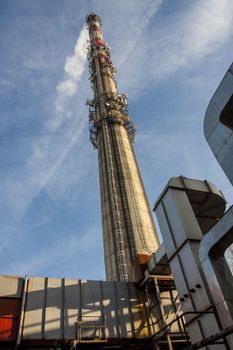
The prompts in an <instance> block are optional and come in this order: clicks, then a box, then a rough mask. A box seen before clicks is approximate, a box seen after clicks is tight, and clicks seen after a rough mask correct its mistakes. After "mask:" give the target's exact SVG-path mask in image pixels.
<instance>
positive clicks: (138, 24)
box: [117, 0, 162, 68]
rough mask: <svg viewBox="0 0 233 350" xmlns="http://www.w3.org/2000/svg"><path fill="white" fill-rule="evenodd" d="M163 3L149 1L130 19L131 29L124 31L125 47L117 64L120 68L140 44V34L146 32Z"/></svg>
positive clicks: (159, 0)
mask: <svg viewBox="0 0 233 350" xmlns="http://www.w3.org/2000/svg"><path fill="white" fill-rule="evenodd" d="M161 4H162V0H153V1H149V2H148V3H147V4H146V6H145V8H144V9H143V12H142V13H139V14H138V17H137V16H134V17H132V18H130V19H128V21H127V24H129V26H130V27H129V30H128V32H127V33H124V35H123V38H124V43H123V45H124V49H123V50H121V53H120V56H119V57H118V62H117V66H118V68H119V67H120V66H121V65H122V64H124V63H125V62H126V60H127V58H128V57H129V55H130V53H131V52H132V51H133V49H134V48H135V46H136V45H140V42H141V40H140V36H141V35H142V33H143V32H144V30H145V28H146V27H147V26H148V24H149V23H150V20H151V19H152V18H153V17H154V15H155V14H156V12H157V11H158V9H159V6H160V5H161Z"/></svg>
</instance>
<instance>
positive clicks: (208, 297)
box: [0, 14, 233, 350]
mask: <svg viewBox="0 0 233 350" xmlns="http://www.w3.org/2000/svg"><path fill="white" fill-rule="evenodd" d="M100 25H101V20H100V18H99V17H98V16H97V15H96V14H90V15H89V16H87V26H88V30H89V35H90V47H89V54H88V55H89V68H90V73H91V82H92V85H93V89H94V99H93V100H89V101H88V104H89V113H90V114H89V119H90V132H91V141H92V143H93V145H94V146H95V148H97V149H98V157H99V171H100V191H101V210H102V223H103V236H104V250H105V263H106V274H107V281H86V280H78V279H77V280H72V279H67V278H63V279H59V278H44V277H29V278H28V277H22V276H0V348H2V349H28V350H29V349H36V348H39V349H89V350H90V349H99V350H100V349H120V350H126V349H131V350H134V349H135V350H141V349H143V350H150V349H153V350H163V349H164V350H165V349H166V350H180V349H186V350H194V349H205V350H231V349H233V277H232V274H231V272H230V270H229V266H228V264H227V263H226V260H225V258H224V252H225V250H226V248H227V247H228V246H229V245H230V244H232V243H233V210H232V207H231V208H230V209H228V211H227V212H226V213H225V208H226V201H225V198H224V196H223V194H222V193H221V191H220V190H219V189H218V188H217V187H216V186H215V185H213V184H212V183H210V182H208V181H206V180H205V181H201V180H196V179H189V178H185V177H183V176H180V177H173V178H171V179H170V180H169V181H168V183H167V185H166V186H165V188H164V190H163V191H162V192H161V195H160V196H159V198H158V199H157V200H156V203H155V206H154V211H155V213H156V216H157V219H158V223H159V226H160V231H161V234H162V237H163V244H161V245H159V242H158V238H157V235H156V231H155V228H154V224H153V220H152V217H151V214H150V209H149V206H148V202H147V199H146V195H145V192H144V188H143V184H142V180H141V177H140V172H139V170H138V166H137V162H136V159H135V155H134V152H133V148H132V144H131V143H132V140H133V137H134V132H135V128H134V125H133V123H132V122H131V120H130V119H129V116H128V113H127V97H126V96H125V95H121V94H119V93H118V91H117V89H116V83H115V78H114V68H113V66H112V63H111V61H110V51H109V48H108V46H107V44H106V43H104V42H103V38H102V34H101V31H100ZM232 96H233V79H232V66H231V67H230V69H229V71H228V72H227V74H226V76H225V78H224V79H223V81H222V82H221V84H220V86H219V88H218V89H217V91H216V93H215V95H214V97H213V99H212V100H211V102H210V105H209V107H208V109H207V113H206V117H205V136H206V138H207V141H208V142H209V144H210V145H211V148H212V149H213V152H214V154H215V156H216V158H217V160H218V161H219V163H220V165H221V166H222V167H223V169H224V171H225V173H226V175H227V176H228V177H229V179H230V181H232V170H233V159H232V154H233V145H232V140H233V131H232V117H233V113H232V112H233V108H232ZM224 128H225V129H224Z"/></svg>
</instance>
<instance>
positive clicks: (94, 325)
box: [76, 316, 107, 343]
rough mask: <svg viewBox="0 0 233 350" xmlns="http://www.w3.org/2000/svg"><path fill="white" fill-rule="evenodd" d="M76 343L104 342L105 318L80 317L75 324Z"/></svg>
mask: <svg viewBox="0 0 233 350" xmlns="http://www.w3.org/2000/svg"><path fill="white" fill-rule="evenodd" d="M76 340H77V343H81V342H83V343H86V342H106V341H107V337H106V321H105V316H96V317H95V316H82V319H81V320H78V321H77V323H76Z"/></svg>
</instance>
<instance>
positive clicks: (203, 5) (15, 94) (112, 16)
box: [0, 0, 233, 279]
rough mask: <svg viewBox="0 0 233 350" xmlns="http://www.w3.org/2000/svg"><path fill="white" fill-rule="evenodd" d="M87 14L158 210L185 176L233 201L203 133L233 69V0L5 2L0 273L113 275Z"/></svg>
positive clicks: (1, 20)
mask: <svg viewBox="0 0 233 350" xmlns="http://www.w3.org/2000/svg"><path fill="white" fill-rule="evenodd" d="M90 12H96V13H97V14H99V15H100V16H101V18H102V20H103V27H102V30H103V35H104V39H105V41H106V42H108V43H109V44H110V47H111V56H112V61H113V63H114V65H115V66H116V68H117V71H118V74H117V81H118V88H119V91H120V92H125V93H127V95H128V97H129V113H130V115H131V117H132V119H133V120H134V122H135V124H136V126H137V134H136V138H135V144H134V147H135V152H136V155H137V158H138V162H139V165H140V169H141V173H142V177H143V180H144V184H145V187H146V191H147V194H148V198H149V202H150V205H151V207H153V203H154V202H155V200H156V198H157V197H158V195H159V194H160V193H161V191H162V190H163V188H164V186H165V184H166V183H167V181H168V180H169V178H170V177H172V176H177V175H180V174H182V175H184V176H187V177H193V178H197V179H208V180H209V181H211V182H213V183H214V184H216V185H217V186H218V187H219V188H221V190H222V191H223V193H224V194H225V197H226V198H227V200H228V203H229V205H231V204H232V202H233V195H232V187H231V186H230V184H229V182H228V180H227V179H226V177H225V175H224V174H223V172H222V170H221V168H220V167H219V165H218V163H217V162H216V160H215V158H214V156H213V155H212V153H211V151H210V149H209V147H208V145H207V143H206V141H205V139H204V136H203V119H204V114H205V110H206V108H207V105H208V103H209V100H210V98H211V97H212V95H213V93H214V91H215V90H216V88H217V86H218V84H219V82H220V81H221V79H222V78H223V76H224V74H225V72H226V70H227V69H228V67H229V66H230V64H231V61H232V29H233V3H232V0H221V1H218V0H195V1H190V0H189V1H188V0H179V1H171V0H170V1H169V0H144V1H141V0H128V1H125V0H118V1H113V0H108V1H107V0H106V1H104V0H89V1H86V0H76V1H74V0H66V1H60V0H56V1H55V0H20V1H18V0H1V2H0V33H1V34H0V38H1V56H0V61H1V64H0V95H1V99H0V113H1V118H0V164H1V166H0V183H1V186H0V237H1V245H0V250H1V253H0V266H1V268H0V273H1V274H19V275H24V274H28V275H34V276H51V277H72V278H83V279H104V278H105V273H104V263H103V248H102V229H101V220H100V198H99V182H98V163H97V152H96V151H94V150H93V147H92V145H91V144H90V142H89V131H88V111H87V107H86V106H85V100H86V98H88V97H89V98H91V97H92V90H91V89H90V84H89V80H88V70H87V64H86V62H85V49H84V47H85V46H86V44H85V41H86V33H85V31H83V25H84V19H85V16H86V15H87V14H89V13H90ZM80 33H81V36H80ZM77 40H78V42H77Z"/></svg>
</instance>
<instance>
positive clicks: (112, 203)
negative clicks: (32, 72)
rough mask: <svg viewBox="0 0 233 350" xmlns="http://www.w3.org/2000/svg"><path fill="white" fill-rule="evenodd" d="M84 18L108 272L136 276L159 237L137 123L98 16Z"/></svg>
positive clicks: (130, 278) (117, 277)
mask: <svg viewBox="0 0 233 350" xmlns="http://www.w3.org/2000/svg"><path fill="white" fill-rule="evenodd" d="M86 23H87V27H88V30H89V36H90V45H89V51H88V60H89V69H90V81H91V84H92V87H93V90H94V99H93V100H88V104H89V120H90V138H91V142H92V143H93V145H94V147H95V148H97V149H98V159H99V176H100V193H101V210H102V225H103V238H104V254H105V267H106V277H107V280H109V281H135V280H136V279H137V278H136V276H135V271H136V270H137V269H136V270H135V267H137V266H138V265H139V266H140V265H141V264H143V263H145V262H147V261H148V260H149V258H150V256H151V255H152V253H154V252H155V251H156V250H157V248H158V247H159V241H158V237H157V234H156V231H155V227H154V222H153V219H152V216H151V212H150V208H149V205H148V201H147V198H146V194H145V190H144V187H143V183H142V179H141V175H140V172H139V169H138V165H137V161H136V158H135V154H134V151H133V147H132V141H133V139H134V135H135V127H134V124H133V122H132V121H131V120H130V118H129V116H128V101H127V96H126V95H125V94H119V92H118V91H117V86H116V81H115V69H114V67H113V65H112V62H111V60H110V50H109V47H108V45H107V44H106V43H104V41H103V37H102V33H101V19H100V17H99V16H97V15H96V14H94V13H91V14H90V15H88V16H87V18H86Z"/></svg>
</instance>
